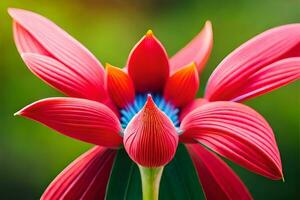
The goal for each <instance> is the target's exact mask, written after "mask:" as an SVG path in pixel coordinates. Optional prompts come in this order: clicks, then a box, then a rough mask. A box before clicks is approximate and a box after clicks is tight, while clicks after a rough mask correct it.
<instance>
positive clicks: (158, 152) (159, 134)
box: [123, 95, 178, 168]
mask: <svg viewBox="0 0 300 200" xmlns="http://www.w3.org/2000/svg"><path fill="white" fill-rule="evenodd" d="M123 142H124V146H125V149H126V151H127V153H128V154H129V156H130V158H131V159H132V160H133V161H134V162H136V163H137V164H139V165H141V166H143V167H148V168H156V167H161V166H164V165H166V164H167V163H168V162H170V161H171V160H172V158H173V157H174V154H175V152H176V148H177V145H178V135H177V132H176V128H175V126H174V125H173V123H172V121H171V120H170V119H169V118H168V116H167V115H166V114H164V113H163V112H162V111H160V110H159V108H158V107H157V106H156V105H155V103H154V101H153V99H152V97H151V95H148V99H147V101H146V103H145V105H144V107H143V108H142V110H140V111H139V112H138V113H137V114H136V115H135V116H134V118H133V119H132V120H131V121H130V122H129V124H128V125H127V127H126V129H125V131H124V139H123Z"/></svg>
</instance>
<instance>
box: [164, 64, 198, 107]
mask: <svg viewBox="0 0 300 200" xmlns="http://www.w3.org/2000/svg"><path fill="white" fill-rule="evenodd" d="M198 88H199V77H198V73H197V69H196V65H195V64H194V63H192V64H190V65H187V66H186V67H184V68H181V69H179V70H178V71H176V72H175V73H174V74H173V75H172V76H171V77H170V78H169V80H168V81H167V84H166V86H165V91H164V97H165V99H166V100H167V101H170V102H172V103H173V104H174V105H175V106H177V107H181V106H183V105H186V104H187V103H189V102H191V101H192V100H193V99H194V98H195V96H196V94H197V91H198Z"/></svg>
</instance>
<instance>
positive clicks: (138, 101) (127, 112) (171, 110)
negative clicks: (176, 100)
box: [120, 94, 179, 129]
mask: <svg viewBox="0 0 300 200" xmlns="http://www.w3.org/2000/svg"><path fill="white" fill-rule="evenodd" d="M152 97H153V100H154V102H155V104H156V106H157V107H158V108H159V109H160V110H161V111H162V112H164V113H165V114H166V115H167V116H168V117H169V119H170V120H171V121H172V122H173V124H174V126H175V127H176V128H178V126H179V119H178V113H179V109H178V108H176V107H175V106H174V105H172V104H171V103H169V102H167V101H166V100H165V99H164V98H163V97H162V96H161V95H159V94H153V95H152ZM146 100H147V94H137V95H136V96H135V99H134V102H133V103H131V104H129V105H128V106H127V107H126V108H124V109H121V110H120V112H121V124H122V128H124V129H125V128H126V127H127V125H128V123H129V122H130V120H131V119H132V118H133V117H134V116H135V115H136V113H138V112H139V111H140V110H141V109H142V108H143V106H144V105H145V103H146Z"/></svg>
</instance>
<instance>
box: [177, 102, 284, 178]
mask: <svg viewBox="0 0 300 200" xmlns="http://www.w3.org/2000/svg"><path fill="white" fill-rule="evenodd" d="M180 129H181V130H183V131H184V133H183V134H182V135H181V138H180V139H185V140H188V139H194V140H196V141H198V142H200V143H202V144H204V145H205V146H207V147H209V148H211V149H212V150H214V151H216V152H217V153H219V154H220V155H222V156H224V157H225V158H228V159H230V160H232V161H234V162H236V163H237V164H239V165H241V166H243V167H245V168H247V169H249V170H250V171H253V172H255V173H258V174H261V175H263V176H266V177H268V178H271V179H281V178H282V166H281V160H280V154H279V151H278V147H277V144H276V141H275V137H274V134H273V131H272V129H271V127H270V126H269V124H268V123H267V122H266V121H265V119H264V118H263V117H262V116H260V115H259V114H258V113H257V112H255V111H254V110H253V109H251V108H250V107H248V106H245V105H242V104H239V103H234V102H221V101H220V102H213V103H207V104H205V105H203V106H201V107H199V108H197V109H196V110H194V111H192V112H191V113H190V114H188V115H186V117H185V118H184V119H183V121H182V123H181V126H180Z"/></svg>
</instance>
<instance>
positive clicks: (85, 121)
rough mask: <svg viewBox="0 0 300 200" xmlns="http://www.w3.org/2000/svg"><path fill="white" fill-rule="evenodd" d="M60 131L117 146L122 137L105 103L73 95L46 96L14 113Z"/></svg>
mask: <svg viewBox="0 0 300 200" xmlns="http://www.w3.org/2000/svg"><path fill="white" fill-rule="evenodd" d="M16 115H21V116H24V117H27V118H29V119H33V120H35V121H38V122H40V123H42V124H44V125H46V126H48V127H50V128H52V129H54V130H56V131H58V132H60V133H62V134H64V135H67V136H69V137H73V138H76V139H78V140H82V141H85V142H89V143H93V144H96V145H101V146H106V147H113V148H115V147H118V146H119V145H120V144H122V137H121V136H120V135H119V134H118V133H119V131H120V130H122V129H121V125H120V122H119V120H118V118H117V117H116V115H115V114H114V113H113V112H112V111H111V110H110V109H109V108H108V107H106V106H105V105H103V104H101V103H99V102H96V101H91V100H86V99H77V98H48V99H43V100H40V101H37V102H35V103H33V104H31V105H29V106H26V107H25V108H23V109H22V110H20V111H19V112H17V113H16Z"/></svg>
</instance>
